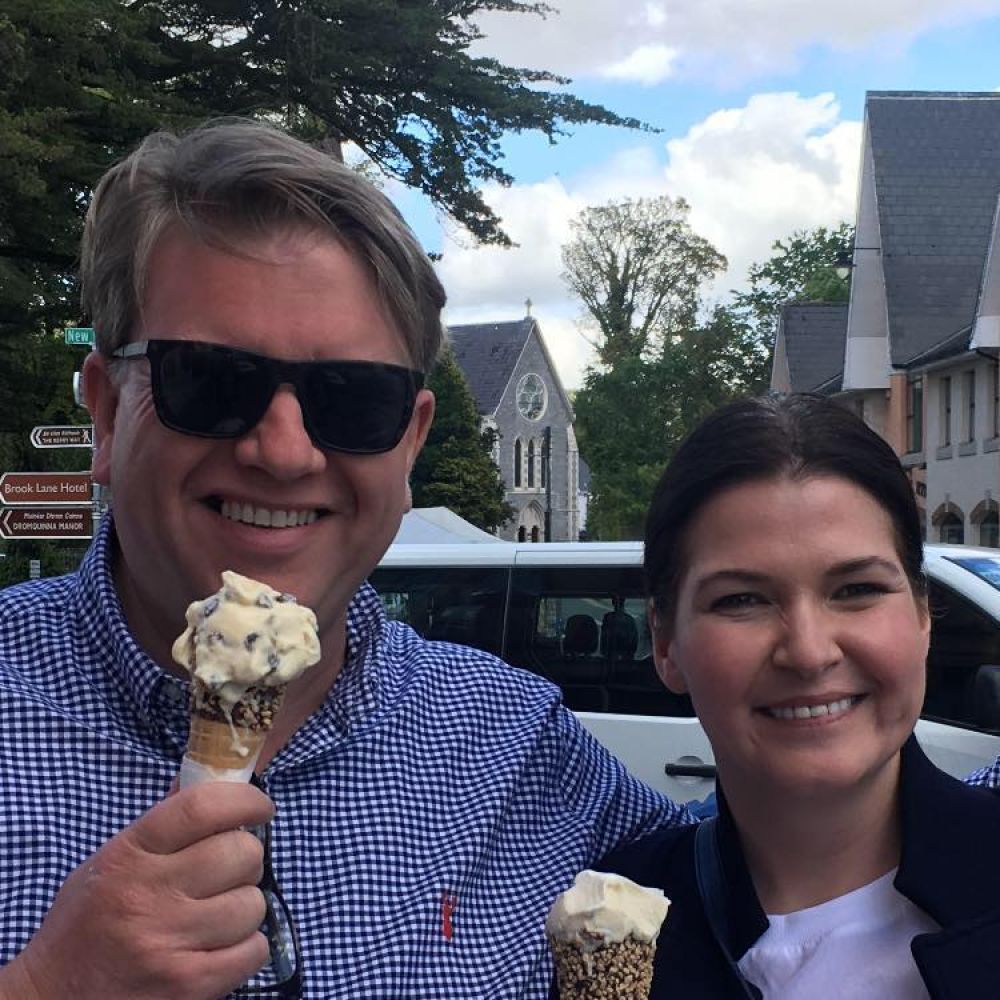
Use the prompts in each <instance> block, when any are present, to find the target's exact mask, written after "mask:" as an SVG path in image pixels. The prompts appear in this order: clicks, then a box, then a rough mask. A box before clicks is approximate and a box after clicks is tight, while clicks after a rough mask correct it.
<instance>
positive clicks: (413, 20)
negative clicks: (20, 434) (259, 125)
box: [0, 0, 639, 335]
mask: <svg viewBox="0 0 1000 1000" xmlns="http://www.w3.org/2000/svg"><path fill="white" fill-rule="evenodd" d="M483 11H506V12H509V13H511V14H521V15H534V16H545V15H546V14H547V13H548V12H549V8H547V7H546V6H545V5H544V4H541V3H534V2H527V0H435V2H433V3H428V2H419V3H417V2H413V0H240V2H238V3H237V2H233V0H144V2H141V3H140V2H136V0H5V2H4V4H3V5H2V9H0V109H2V110H0V335H2V334H3V333H5V332H9V331H11V330H23V329H28V328H33V329H43V328H47V329H53V328H54V327H55V326H56V325H59V324H62V323H64V322H66V321H67V320H72V319H75V318H77V317H76V312H77V308H78V307H77V290H76V286H75V278H74V270H75V261H76V253H77V247H78V243H79V235H80V226H81V220H82V216H83V213H84V211H85V209H86V205H87V200H88V195H89V191H90V190H91V188H92V186H93V184H94V183H95V181H96V180H97V178H98V177H99V176H100V174H101V173H102V172H103V171H104V170H105V169H106V168H107V167H108V165H109V164H110V163H111V162H113V161H114V160H115V159H117V158H119V157H120V156H121V155H123V153H124V152H125V151H127V150H128V149H129V148H131V147H132V146H133V145H134V144H135V143H136V142H137V141H138V139H139V138H140V137H141V136H142V135H144V134H146V133H147V132H149V131H150V130H151V129H153V128H154V127H156V126H157V125H161V124H166V125H184V124H189V123H191V122H194V121H196V120H200V119H203V118H205V117H209V116H212V115H232V114H236V115H245V116H252V117H259V118H263V119H266V120H271V121H276V122H278V123H280V124H282V125H284V126H285V127H287V128H288V129H290V130H291V131H293V132H295V133H296V134H298V135H300V136H302V137H303V138H306V139H307V140H310V141H313V142H316V143H318V144H320V145H322V146H323V147H324V148H326V149H328V150H329V151H330V152H331V155H337V156H339V155H340V152H341V146H342V144H343V143H345V142H352V143H355V144H356V145H357V146H358V147H359V148H360V149H361V150H362V151H363V152H364V153H365V154H367V156H369V157H370V158H371V160H372V161H374V162H375V163H376V164H377V165H378V167H379V168H380V169H381V170H382V171H383V172H384V173H386V174H388V175H390V176H393V177H396V178H398V179H400V180H402V181H403V182H404V183H406V184H408V185H410V186H413V187H416V188H419V189H420V190H422V191H424V192H425V193H426V194H428V195H429V196H430V197H431V198H432V199H433V200H434V201H435V202H436V203H437V204H438V205H439V206H440V207H441V208H442V209H444V210H445V211H446V212H447V213H448V214H450V215H451V216H453V217H454V218H455V219H456V220H457V221H458V222H460V223H461V224H463V225H464V226H466V227H467V228H468V229H469V230H470V231H471V232H472V233H473V234H474V235H475V236H476V237H478V238H479V239H482V240H486V241H496V242H500V243H504V242H507V237H506V236H505V234H504V233H503V231H502V229H501V226H500V221H499V219H498V218H497V217H496V216H495V215H494V213H493V212H492V211H491V210H490V209H489V207H488V206H487V205H486V203H485V202H484V200H483V198H482V194H481V189H482V185H483V183H484V182H487V181H494V182H498V183H500V184H508V183H510V182H511V179H512V178H511V176H510V175H509V174H508V173H507V172H506V171H505V170H504V169H503V166H502V160H503V155H502V151H501V148H500V139H501V138H502V136H503V135H504V134H505V133H506V132H509V131H523V130H536V131H540V132H542V133H543V134H544V135H546V136H547V137H548V138H549V139H550V140H553V141H555V139H556V138H557V137H558V136H559V135H560V134H562V133H563V131H564V130H565V129H566V128H567V127H568V126H569V125H573V124H579V123H587V122H600V123H605V124H615V125H625V126H630V127H636V126H639V123H638V122H636V121H634V120H632V119H623V118H620V117H619V116H617V115H615V114H613V113H612V112H610V111H607V110H606V109H604V108H602V107H599V106H597V105H593V104H589V103H587V102H585V101H582V100H580V99H578V98H576V97H573V96H572V95H570V94H567V93H565V92H559V91H555V90H551V89H546V88H547V86H550V85H555V86H560V85H562V84H564V83H565V82H566V81H564V80H563V79H562V78H560V77H557V76H554V75H553V74H551V73H548V72H545V71H544V70H532V69H522V68H514V67H510V66H506V65H504V64H502V63H500V62H499V61H497V60H495V59H489V58H476V57H473V56H472V55H470V53H469V47H470V46H471V45H472V44H473V43H474V42H476V41H477V40H478V39H479V37H480V32H479V31H478V29H477V28H476V26H475V17H476V15H477V14H479V13H480V12H483Z"/></svg>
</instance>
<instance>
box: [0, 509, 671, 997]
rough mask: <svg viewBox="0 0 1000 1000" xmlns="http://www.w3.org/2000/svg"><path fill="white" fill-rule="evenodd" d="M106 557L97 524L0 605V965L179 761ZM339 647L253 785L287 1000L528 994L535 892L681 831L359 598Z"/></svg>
mask: <svg viewBox="0 0 1000 1000" xmlns="http://www.w3.org/2000/svg"><path fill="white" fill-rule="evenodd" d="M113 538H114V535H113V526H112V525H111V519H110V518H105V522H104V524H103V525H102V529H101V531H100V532H99V533H98V536H97V537H96V538H95V540H94V543H93V545H92V547H91V549H90V551H89V552H88V554H87V556H86V558H85V560H84V562H83V563H82V565H81V567H80V570H79V572H78V573H75V574H71V575H69V576H65V577H60V578H56V579H50V580H42V581H38V582H34V583H28V584H22V585H19V586H17V587H11V588H8V589H7V590H4V591H0V718H2V719H3V725H2V726H0V804H2V810H3V817H2V820H0V963H2V962H5V961H7V960H9V959H10V958H11V957H13V956H14V955H16V954H17V952H18V951H20V949H21V948H23V947H24V945H25V944H26V942H27V941H28V940H29V939H30V938H31V936H32V934H33V933H34V931H35V930H36V929H37V927H38V926H39V924H40V923H41V921H42V918H43V917H44V916H45V913H46V911H47V910H48V908H49V906H50V905H51V902H52V899H53V897H54V896H55V893H56V892H57V890H58V889H59V886H60V885H61V884H62V882H63V881H64V879H65V878H66V877H67V875H69V873H70V872H71V871H72V870H73V869H74V868H76V867H77V866H78V865H79V864H80V863H81V862H82V861H83V860H84V859H85V858H87V857H88V856H89V855H90V854H92V853H93V852H94V851H95V850H96V849H97V848H98V847H99V846H100V845H101V844H102V843H103V842H104V841H106V840H107V839H108V838H110V837H111V836H112V835H113V834H115V833H116V832H117V831H119V830H120V829H121V828H122V827H124V826H126V825H127V824H128V823H130V822H131V821H132V820H134V819H135V818H136V817H137V816H139V815H140V814H141V813H142V812H144V811H145V810H146V809H148V808H149V807H150V806H152V805H153V804H154V803H156V802H157V801H159V800H160V799H161V798H163V797H164V796H165V795H166V794H167V791H168V788H169V786H170V782H171V780H172V778H173V777H174V775H175V774H176V773H177V768H178V764H179V761H180V758H181V755H182V753H183V751H184V746H185V742H186V738H187V729H188V712H187V700H188V699H187V688H186V684H185V683H184V682H182V681H180V680H178V679H176V678H174V677H173V676H171V675H169V674H167V673H166V672H165V671H163V670H162V669H161V668H160V667H158V666H157V665H156V664H155V663H154V662H153V661H152V660H150V659H149V657H147V656H146V655H145V653H144V652H143V651H142V649H140V648H139V646H138V645H137V644H136V643H135V641H134V639H133V638H132V636H131V634H130V633H129V630H128V627H127V626H126V623H125V620H124V618H123V615H122V611H121V607H120V605H119V602H118V598H117V596H116V593H115V590H114V585H113V582H112V578H111V573H110V553H111V549H112V544H113ZM347 632H348V640H347V641H348V656H347V661H346V664H345V667H344V669H343V671H342V672H341V675H340V677H339V678H338V680H337V682H336V684H335V685H334V687H333V689H332V691H331V693H330V695H329V697H328V698H327V700H326V702H325V704H324V705H323V706H322V708H321V709H320V710H319V711H317V712H316V713H314V715H313V716H312V717H311V718H310V719H309V720H308V721H307V722H306V723H305V725H304V726H303V727H302V728H301V729H300V730H299V731H298V732H297V733H296V734H295V735H294V737H293V738H292V739H291V741H290V742H289V743H288V744H287V746H286V747H285V748H284V749H283V750H282V751H281V752H280V753H279V754H278V755H277V756H276V757H274V759H273V760H272V761H271V763H270V765H269V766H268V768H267V770H266V772H265V774H264V775H263V783H264V785H265V788H266V790H267V792H268V794H269V795H270V796H271V797H272V799H274V801H275V803H276V805H277V815H276V818H275V821H274V825H273V834H272V836H273V860H274V867H275V872H276V875H277V878H278V880H279V882H280V884H281V887H282V891H283V894H284V896H285V898H286V899H287V901H288V904H289V908H290V910H291V911H292V913H293V914H294V915H295V918H296V922H297V924H298V926H299V930H300V936H301V943H302V951H303V972H304V976H305V996H306V997H307V998H310V1000H312V998H315V1000H319V998H324V1000H326V998H335V997H342V998H345V1000H346V998H351V1000H356V998H359V997H363V998H368V997H373V998H375V997H379V998H386V1000H389V998H402V997H426V998H432V1000H446V998H454V1000H466V998H475V997H484V998H490V1000H494V998H505V997H510V998H513V997H518V998H521V997H525V998H527V997H538V998H544V997H546V996H547V995H548V987H549V981H550V976H551V967H550V960H549V956H548V951H547V947H546V944H545V940H544V935H543V931H542V925H543V920H544V916H545V913H546V911H547V909H548V907H549V904H550V903H551V901H552V899H553V897H554V896H555V895H556V893H558V892H559V891H560V890H561V889H563V888H565V887H566V886H567V885H568V884H569V883H570V882H571V881H572V879H573V876H574V875H575V873H576V872H577V871H579V870H580V869H582V868H586V867H588V866H590V865H591V864H593V863H594V862H596V861H597V860H598V859H599V858H600V857H601V856H602V855H604V854H605V853H607V851H608V850H609V849H610V848H612V847H614V846H615V845H616V844H619V843H621V842H623V841H627V840H630V839H633V838H635V837H637V836H639V835H641V834H643V833H645V832H648V831H649V830H651V829H652V828H654V827H657V826H662V825H665V824H670V823H677V822H686V821H688V820H689V819H690V817H689V815H688V814H687V813H686V811H684V810H682V809H680V808H679V807H677V806H675V805H673V804H672V803H669V802H668V801H666V800H664V799H662V798H660V797H659V796H657V795H656V794H654V793H653V792H652V791H650V790H649V789H647V788H646V787H645V786H643V785H641V784H639V783H638V782H636V781H635V780H634V779H632V778H631V777H630V776H629V774H628V773H627V772H626V771H625V770H624V769H623V767H622V766H621V765H620V764H619V763H618V762H617V761H616V760H614V758H612V757H611V756H609V755H608V754H607V753H606V752H605V751H604V750H603V748H602V747H601V746H600V745H599V744H597V743H596V742H595V741H594V740H593V739H592V738H591V737H590V736H589V735H588V734H587V733H586V732H585V730H584V729H583V728H581V726H580V725H579V723H578V722H577V721H576V719H575V718H574V717H573V715H572V714H571V713H570V712H568V711H567V710H566V709H565V708H564V707H563V706H562V705H561V703H560V700H559V693H558V690H557V689H556V688H555V687H553V686H552V685H550V684H549V683H548V682H546V681H544V680H542V679H540V678H538V677H535V676H534V675H532V674H530V673H527V672H525V671H521V670H517V669H514V668H512V667H509V666H507V665H506V664H503V663H501V662H500V661H498V660H496V659H494V658H493V657H491V656H488V655H486V654H485V653H481V652H478V651H476V650H471V649H467V648H465V647H461V646H454V645H450V644H445V643H431V642H426V641H424V640H423V639H421V638H420V637H419V636H418V635H417V634H416V633H414V632H413V631H412V630H411V629H410V628H408V627H406V626H405V625H401V624H398V623H394V622H389V621H387V620H386V618H385V616H384V615H383V613H382V608H381V605H380V602H379V600H378V597H377V595H376V594H375V593H374V591H373V590H372V589H371V588H370V587H368V586H367V585H366V586H364V587H363V588H362V589H361V590H360V592H359V593H358V595H357V596H356V598H355V600H354V601H353V603H352V605H351V608H350V612H349V616H348V628H347ZM123 957H124V956H123ZM126 960H127V959H126Z"/></svg>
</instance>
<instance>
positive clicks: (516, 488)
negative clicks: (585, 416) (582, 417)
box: [448, 316, 583, 542]
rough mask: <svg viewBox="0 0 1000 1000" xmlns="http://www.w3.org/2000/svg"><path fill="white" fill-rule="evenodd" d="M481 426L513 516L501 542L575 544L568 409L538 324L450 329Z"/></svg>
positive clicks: (575, 491)
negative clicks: (487, 431) (489, 431)
mask: <svg viewBox="0 0 1000 1000" xmlns="http://www.w3.org/2000/svg"><path fill="white" fill-rule="evenodd" d="M448 335H449V339H450V341H451V347H452V351H453V352H454V355H455V360H456V361H457V362H458V364H459V366H460V367H461V368H462V371H463V372H464V373H465V377H466V380H467V381H468V383H469V387H470V388H471V390H472V394H473V395H474V396H475V398H476V405H477V407H478V409H479V413H480V415H481V416H482V419H483V422H484V424H486V425H487V426H490V427H492V428H493V429H494V430H496V431H497V441H496V445H495V447H494V454H493V460H494V461H495V462H496V463H497V466H498V467H499V469H500V474H501V476H502V477H503V481H504V483H505V484H506V486H507V493H506V499H507V502H508V503H509V504H511V506H512V507H513V508H514V509H515V511H516V512H517V514H516V516H515V518H514V519H513V521H511V522H508V524H506V525H504V526H503V527H502V528H501V529H500V532H499V534H500V537H501V538H505V539H510V540H520V541H545V540H549V541H553V542H557V541H576V540H577V538H578V537H579V532H580V530H581V528H582V527H583V520H582V519H581V509H580V496H579V477H580V455H579V450H578V448H577V444H576V436H575V435H574V433H573V408H572V406H571V405H570V402H569V398H568V397H567V395H566V392H565V390H564V389H563V386H562V383H561V382H560V380H559V376H558V375H557V374H556V370H555V366H554V365H553V364H552V359H551V357H550V356H549V352H548V349H547V348H546V346H545V341H544V340H543V339H542V333H541V329H540V328H539V326H538V323H537V321H536V320H535V319H534V318H533V317H531V316H526V317H525V318H524V319H520V320H515V321H513V322H508V323H473V324H468V325H463V326H453V327H450V328H449V330H448Z"/></svg>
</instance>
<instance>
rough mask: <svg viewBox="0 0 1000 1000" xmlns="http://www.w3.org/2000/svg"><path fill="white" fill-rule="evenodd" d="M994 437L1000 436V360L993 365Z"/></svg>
mask: <svg viewBox="0 0 1000 1000" xmlns="http://www.w3.org/2000/svg"><path fill="white" fill-rule="evenodd" d="M993 437H1000V361H998V362H997V363H996V364H995V365H993Z"/></svg>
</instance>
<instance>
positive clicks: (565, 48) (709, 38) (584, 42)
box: [477, 0, 1000, 83]
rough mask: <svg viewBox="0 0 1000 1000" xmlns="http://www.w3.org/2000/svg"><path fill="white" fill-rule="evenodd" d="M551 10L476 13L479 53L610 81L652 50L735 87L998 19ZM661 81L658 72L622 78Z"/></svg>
mask: <svg viewBox="0 0 1000 1000" xmlns="http://www.w3.org/2000/svg"><path fill="white" fill-rule="evenodd" d="M553 6H557V7H559V8H560V11H559V12H558V13H554V14H551V15H549V16H548V17H547V18H545V19H542V18H536V17H532V16H530V15H526V14H511V13H499V12H491V13H487V14H483V15H481V16H480V17H479V18H477V24H479V26H480V27H481V28H482V30H483V31H484V32H485V34H486V35H487V37H486V39H485V40H484V41H483V42H482V43H480V45H479V50H480V51H483V52H486V53H488V54H490V55H495V56H498V57H500V58H502V59H505V60H506V61H508V62H510V63H512V64H514V65H518V66H535V67H544V68H545V69H549V70H552V71H554V72H558V73H563V74H566V75H569V76H574V77H585V76H601V75H607V74H609V72H610V71H611V69H612V68H615V67H617V68H619V69H620V68H621V67H625V66H629V65H633V61H634V65H635V66H637V67H644V66H645V65H646V63H647V61H648V60H649V58H650V56H649V53H650V52H651V51H656V50H659V51H661V52H663V53H666V52H669V53H670V59H669V60H668V65H669V69H670V72H671V74H672V75H685V76H697V77H705V78H709V79H722V80H725V81H727V82H732V81H733V80H736V79H740V78H752V77H753V76H754V75H756V74H759V73H767V74H773V73H774V72H775V71H782V70H789V69H792V68H794V67H795V65H796V64H797V61H798V58H799V54H800V53H802V52H803V51H804V50H805V49H807V48H808V47H810V46H815V45H820V46H827V47H830V48H832V49H840V50H854V51H857V50H864V49H868V50H871V51H876V52H880V51H881V52H884V51H886V50H887V49H888V50H891V49H901V48H905V46H906V45H908V44H909V42H910V41H912V40H913V39H914V38H916V37H918V36H920V35H922V34H925V33H926V32H928V31H931V30H933V29H935V28H939V27H942V26H946V25H956V24H965V23H974V22H975V21H977V20H980V19H982V18H984V17H989V16H995V15H997V14H1000V0H950V2H949V3H947V4H945V3H942V2H941V0H877V2H873V0H837V2H836V3H807V2H805V0H555V2H554V3H553ZM637 40H638V42H637ZM659 65H660V67H661V71H662V70H663V63H662V61H661V63H660V64H659ZM664 78H665V75H664V74H663V73H662V72H661V75H659V76H656V75H655V74H652V73H649V74H648V76H647V77H645V78H644V77H643V76H642V75H640V74H639V73H638V72H636V73H634V74H633V75H631V76H630V77H629V79H634V80H638V81H639V82H645V83H656V82H659V81H660V80H662V79H664Z"/></svg>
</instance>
